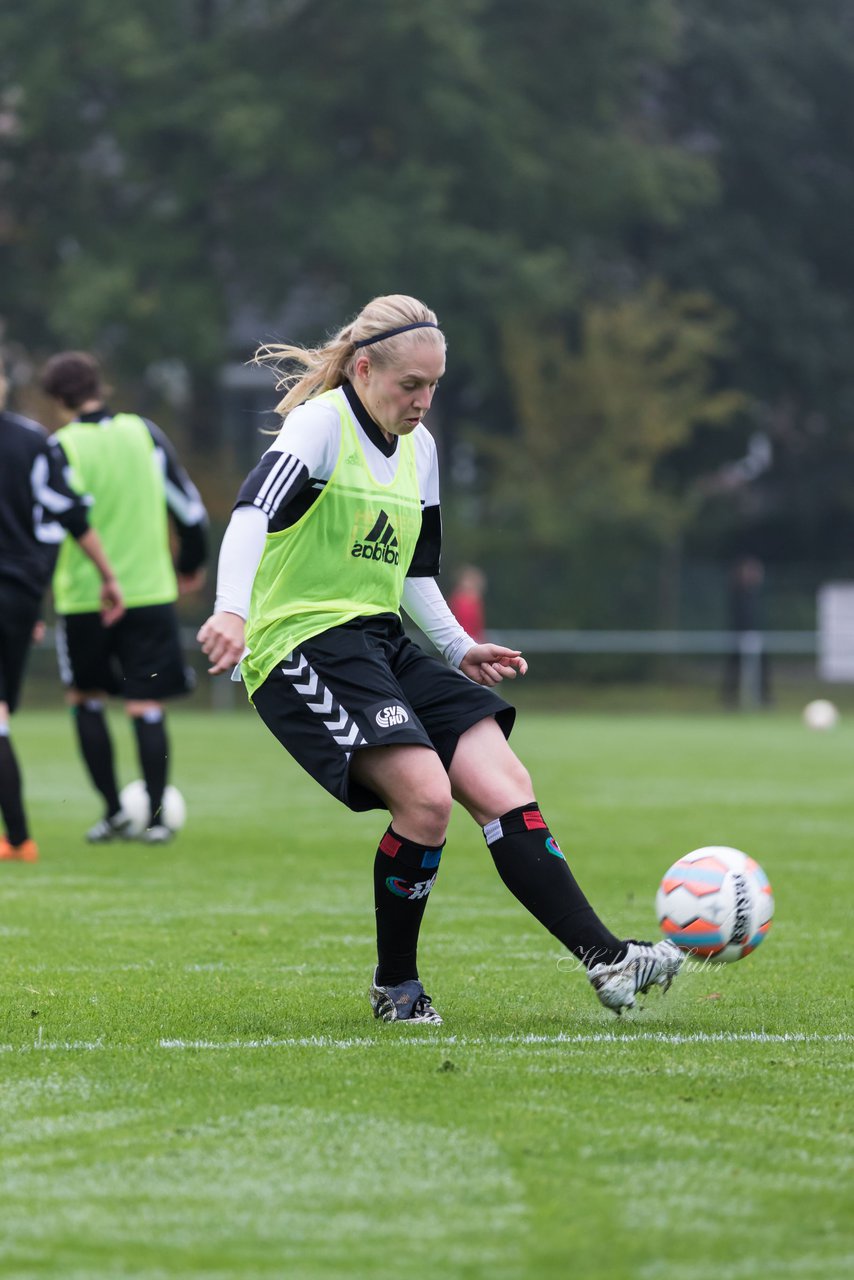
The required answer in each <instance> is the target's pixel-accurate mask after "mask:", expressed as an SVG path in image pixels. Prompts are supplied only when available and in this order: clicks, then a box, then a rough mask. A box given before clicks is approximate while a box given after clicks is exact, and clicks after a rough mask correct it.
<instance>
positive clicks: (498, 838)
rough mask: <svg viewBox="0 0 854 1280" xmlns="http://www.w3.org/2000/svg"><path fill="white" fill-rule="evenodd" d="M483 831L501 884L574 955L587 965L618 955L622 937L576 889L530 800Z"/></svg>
mask: <svg viewBox="0 0 854 1280" xmlns="http://www.w3.org/2000/svg"><path fill="white" fill-rule="evenodd" d="M483 834H484V835H485V836H486V843H487V844H488V845H489V852H490V853H491V854H492V858H493V861H494V862H495V866H496V868H497V870H498V874H499V875H500V876H501V879H502V880H503V881H504V883H505V884H506V885H507V888H508V889H509V890H510V892H511V893H512V894H513V895H514V897H516V898H518V899H519V901H520V902H521V903H522V906H523V907H527V909H528V910H529V911H530V912H531V915H532V916H535V917H536V919H537V920H539V922H540V924H543V925H545V927H546V928H547V929H548V930H549V932H550V933H553V934H554V936H555V937H556V938H557V939H558V940H559V941H560V942H562V943H563V945H564V946H565V947H567V948H568V950H570V951H571V952H572V954H573V955H574V956H576V957H577V958H578V959H579V960H583V961H584V963H585V964H586V965H588V966H590V965H593V964H602V963H604V964H613V963H614V962H615V961H616V960H620V959H622V957H623V955H624V954H625V951H626V945H625V943H624V942H622V941H621V940H620V939H619V938H617V937H615V936H614V934H613V933H611V931H610V929H606V928H605V926H604V924H603V923H602V921H601V920H600V919H599V917H598V916H597V914H596V912H595V911H594V910H593V908H592V907H591V905H590V903H589V902H588V901H587V899H586V898H585V896H584V894H583V893H582V892H581V889H580V888H579V887H578V885H577V884H576V882H575V877H574V876H573V874H572V872H571V871H570V869H569V867H568V866H567V864H566V860H565V858H564V856H563V854H562V853H561V851H560V848H559V846H558V843H557V841H556V840H555V838H554V836H553V835H552V834H551V832H550V831H549V829H548V827H547V826H546V823H545V819H544V818H543V816H542V814H541V813H540V810H539V807H538V806H537V804H536V802H534V803H532V804H526V805H522V807H521V808H519V809H511V810H510V812H509V813H505V814H504V816H503V817H502V818H497V819H496V820H495V822H490V823H489V824H488V825H487V826H485V827H484V828H483Z"/></svg>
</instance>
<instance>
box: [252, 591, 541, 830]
mask: <svg viewBox="0 0 854 1280" xmlns="http://www.w3.org/2000/svg"><path fill="white" fill-rule="evenodd" d="M252 700H253V702H254V704H255V708H256V710H257V711H258V713H259V715H260V716H261V719H262V720H263V721H264V723H265V724H266V725H267V727H268V729H270V731H271V732H272V733H273V734H274V735H275V737H276V738H278V740H279V742H281V744H282V745H283V746H284V747H285V748H286V750H287V751H288V752H289V753H290V754H291V755H292V756H293V758H294V759H295V760H296V761H297V763H298V764H300V765H301V766H302V767H303V769H305V771H306V772H307V773H309V774H310V775H311V777H312V778H314V779H315V781H317V782H319V783H320V785H321V786H322V787H325V788H326V790H327V791H329V792H330V793H331V794H332V795H333V796H335V798H336V799H337V800H341V801H342V802H343V803H344V804H346V805H347V806H348V807H349V808H350V809H353V810H356V811H361V810H365V809H383V808H385V807H386V804H385V802H384V801H383V800H382V799H381V798H380V797H379V796H378V795H377V794H376V793H375V792H374V791H371V790H369V789H368V788H367V787H365V786H363V785H361V784H360V783H359V782H358V781H357V780H356V779H354V778H352V777H351V776H350V769H349V765H350V760H351V757H352V753H353V752H354V751H355V750H357V749H359V748H362V747H382V746H400V745H403V744H407V743H414V744H417V745H420V746H425V747H432V748H433V750H434V751H436V753H437V754H438V756H439V759H440V760H441V762H442V764H443V766H444V768H445V769H446V770H447V769H449V768H450V764H451V760H452V759H453V755H454V751H455V750H456V746H457V742H458V741H459V738H460V736H461V735H462V734H463V733H465V731H466V729H469V728H471V726H472V725H474V724H477V722H478V721H479V720H484V719H486V718H487V717H489V716H494V717H495V720H496V721H497V723H498V725H499V726H500V728H501V730H502V732H503V733H504V736H505V737H509V735H510V731H511V729H512V727H513V722H514V720H515V718H516V711H515V708H513V707H511V706H509V705H508V703H506V702H505V701H504V700H503V699H502V698H499V697H498V695H497V694H496V693H493V691H492V690H491V689H488V688H486V687H485V686H484V685H479V684H475V683H474V682H473V681H471V680H469V679H467V678H466V677H465V676H464V675H461V674H460V672H459V671H457V670H456V669H455V668H453V667H449V666H448V664H447V663H445V662H442V661H440V660H439V659H438V658H433V657H431V656H430V655H429V654H426V653H424V651H423V650H422V649H420V648H419V647H418V646H417V645H416V644H414V643H413V642H412V641H411V640H410V639H409V637H408V636H407V635H406V634H405V632H404V630H403V627H402V625H401V621H400V618H399V617H398V616H397V614H392V613H386V614H378V615H376V616H374V617H370V618H358V619H356V620H355V621H353V622H348V623H345V624H344V625H343V626H340V627H332V628H331V629H330V630H328V631H323V632H321V633H320V635H317V636H313V637H312V638H311V639H310V640H307V641H306V642H305V643H304V644H301V645H299V646H298V647H297V648H296V649H295V650H294V651H293V653H292V654H289V655H287V657H286V658H284V659H283V661H282V662H281V663H279V665H278V666H277V667H276V668H275V669H274V670H273V671H272V672H271V674H270V675H269V676H268V677H267V679H266V680H265V682H264V683H263V684H262V685H261V686H260V688H258V689H256V691H255V694H254V696H253V699H252Z"/></svg>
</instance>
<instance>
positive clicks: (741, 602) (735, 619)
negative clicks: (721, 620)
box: [723, 556, 771, 707]
mask: <svg viewBox="0 0 854 1280" xmlns="http://www.w3.org/2000/svg"><path fill="white" fill-rule="evenodd" d="M764 582H765V569H764V567H763V565H762V561H761V560H758V559H757V558H756V556H743V557H742V558H741V559H740V560H737V561H736V563H735V564H734V566H733V568H732V572H731V574H730V581H729V597H728V602H727V605H728V622H729V627H730V631H731V632H732V638H733V645H732V648H731V649H730V652H729V653H728V654H727V658H726V663H725V666H724V684H723V700H724V702H725V703H726V704H727V705H728V706H733V707H736V706H739V705H740V703H741V702H742V700H743V695H744V693H745V692H747V693H748V694H749V695H752V700H753V701H754V702H755V703H758V704H759V705H761V706H766V705H767V704H768V703H769V702H770V701H771V679H770V672H769V669H768V655H767V653H766V652H765V649H764V647H763V644H762V630H763V619H762V587H763V584H764ZM751 663H752V664H753V667H752V668H751V666H750V664H751Z"/></svg>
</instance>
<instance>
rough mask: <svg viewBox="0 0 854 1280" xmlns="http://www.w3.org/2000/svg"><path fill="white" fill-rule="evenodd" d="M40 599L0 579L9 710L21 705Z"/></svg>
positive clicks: (1, 656) (0, 664)
mask: <svg viewBox="0 0 854 1280" xmlns="http://www.w3.org/2000/svg"><path fill="white" fill-rule="evenodd" d="M38 620H39V601H38V600H36V599H35V597H34V596H31V595H29V593H28V592H26V591H18V590H17V589H16V588H15V587H14V586H13V585H12V584H11V583H7V582H6V581H0V702H5V703H6V705H7V706H8V708H9V710H10V711H14V710H15V708H16V707H17V705H18V698H19V697H20V693H21V684H22V682H23V679H24V668H25V667H26V665H27V654H28V653H29V651H30V645H31V644H32V640H33V627H34V626H35V625H36V623H37V622H38Z"/></svg>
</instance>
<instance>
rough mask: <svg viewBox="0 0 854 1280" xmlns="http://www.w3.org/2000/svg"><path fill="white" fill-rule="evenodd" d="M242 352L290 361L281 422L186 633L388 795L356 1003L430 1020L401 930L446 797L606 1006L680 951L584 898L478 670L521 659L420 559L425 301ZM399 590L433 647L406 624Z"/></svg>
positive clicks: (429, 881) (641, 985)
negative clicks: (213, 588)
mask: <svg viewBox="0 0 854 1280" xmlns="http://www.w3.org/2000/svg"><path fill="white" fill-rule="evenodd" d="M259 359H260V360H262V361H268V362H272V363H274V364H276V365H279V364H281V363H282V362H291V363H295V364H296V365H298V366H301V372H297V373H295V374H293V375H291V376H289V377H285V378H283V380H282V381H281V382H280V384H279V385H280V388H283V389H284V388H286V389H287V393H286V394H285V396H284V398H283V399H282V401H281V403H280V404H279V405H278V409H277V411H278V412H279V413H280V414H281V415H282V417H283V418H284V425H283V426H282V430H281V432H280V434H279V436H278V437H277V439H276V441H275V443H274V444H273V445H272V446H271V448H270V449H269V450H268V451H267V453H265V454H264V456H263V457H262V459H261V461H260V462H259V463H258V465H257V466H256V467H255V469H254V471H252V472H251V474H250V475H249V477H248V478H247V479H246V481H245V482H244V484H243V487H242V488H241V490H240V493H239V494H238V497H237V503H236V505H235V509H234V512H233V514H232V517H231V521H230V523H229V526H228V529H227V531H226V534H225V537H224V539H223V543H222V549H221V551H220V560H219V577H218V582H217V598H216V605H215V611H214V613H213V615H212V616H211V617H210V618H209V619H208V620H207V622H205V623H204V625H203V626H202V627H201V629H200V631H199V637H198V638H199V641H200V643H201V646H202V649H203V651H204V652H205V653H206V654H207V656H208V658H209V659H210V661H211V667H210V672H211V674H218V673H221V672H223V671H225V670H226V669H228V668H229V667H231V666H233V665H234V664H235V663H237V662H240V664H241V669H242V675H243V679H244V681H245V683H246V686H247V689H248V692H249V696H250V698H251V699H252V702H253V703H254V705H255V708H256V710H257V711H258V713H259V714H260V716H261V718H262V719H263V720H264V722H265V724H266V725H267V726H268V728H269V729H270V730H271V731H272V732H273V733H274V734H275V736H276V737H277V738H278V739H279V741H280V742H281V743H282V744H283V746H284V747H285V748H286V749H287V750H288V751H289V752H290V753H291V755H292V756H293V757H294V759H296V760H297V761H298V762H299V764H300V765H302V767H303V768H304V769H305V770H306V771H307V772H308V773H310V774H311V775H312V777H314V778H315V779H316V780H317V781H318V782H319V783H320V784H321V786H323V787H325V788H326V789H327V790H328V791H330V792H331V793H332V795H334V796H337V798H338V799H339V800H341V801H342V802H343V803H344V804H346V805H348V806H349V807H350V808H351V809H353V810H365V809H374V808H384V809H387V810H388V811H389V813H390V815H391V824H390V825H389V827H388V829H387V830H386V832H385V834H384V835H383V837H382V839H381V840H380V843H379V848H378V850H377V852H376V856H375V859H374V900H375V905H376V927H377V956H378V963H377V967H376V970H375V971H374V976H373V981H372V983H371V988H370V1000H371V1005H372V1007H373V1010H374V1014H375V1016H376V1017H378V1018H382V1019H383V1020H384V1021H387V1022H395V1021H407V1022H427V1023H437V1022H441V1020H442V1019H441V1018H440V1016H439V1014H438V1012H437V1011H436V1009H435V1008H434V1007H433V1004H432V1001H431V999H430V997H429V996H428V995H427V994H426V992H425V990H424V987H423V986H422V984H421V981H420V980H419V977H418V966H417V962H416V952H417V944H418V933H419V929H420V925H421V919H422V916H423V914H424V909H425V907H426V904H427V898H428V895H429V893H430V890H431V889H432V887H433V884H434V883H435V880H436V875H437V872H438V868H439V862H440V859H441V856H442V850H443V847H444V843H445V833H446V830H447V827H448V821H449V819H450V814H451V803H452V801H453V800H458V801H459V802H460V804H462V805H463V806H464V807H465V808H466V809H467V810H468V812H469V813H470V814H471V815H472V817H473V818H474V820H475V821H476V822H477V823H478V824H479V825H480V826H481V827H482V828H483V833H484V836H485V838H486V843H487V845H488V847H489V851H490V853H491V854H492V857H493V859H494V861H495V865H496V867H497V869H498V873H499V875H500V876H501V878H502V880H503V881H504V883H505V884H506V885H507V887H508V888H509V889H510V891H511V893H513V894H514V895H515V896H516V897H517V898H518V899H519V901H520V902H521V903H522V904H523V905H524V906H525V907H527V909H528V910H529V911H530V912H531V913H532V914H533V915H534V916H535V917H536V919H537V920H539V921H540V922H541V923H542V924H543V925H545V927H546V928H547V929H549V930H550V932H551V933H553V934H554V935H555V937H557V938H558V939H559V940H560V941H561V942H562V943H563V944H564V945H565V946H566V947H567V948H568V949H569V950H570V951H571V952H572V954H573V955H574V956H576V957H577V958H578V959H579V960H581V961H582V962H583V963H584V965H585V966H586V967H587V971H588V976H589V977H590V980H591V982H592V984H593V987H594V989H595V990H596V992H597V994H598V996H599V999H600V1000H601V1001H602V1003H603V1004H604V1005H606V1006H607V1007H609V1008H611V1009H614V1010H616V1012H617V1013H619V1012H620V1011H621V1010H622V1009H623V1008H629V1007H631V1006H632V1005H633V1004H634V1002H635V996H636V994H637V993H638V992H645V991H646V990H648V989H649V988H650V987H651V986H653V985H656V984H657V985H660V986H662V987H664V988H665V989H666V988H667V987H668V986H669V985H670V983H671V981H672V979H673V977H674V976H675V975H676V973H677V972H678V969H679V966H680V964H681V961H682V953H681V952H680V951H678V950H677V948H676V947H675V946H673V945H672V944H671V943H669V942H659V943H657V944H655V945H652V944H650V943H637V942H634V941H627V940H622V939H620V938H617V937H615V936H614V934H612V933H611V932H610V931H609V930H608V929H607V928H606V927H605V925H604V924H603V923H602V922H601V921H600V920H599V918H598V917H597V915H596V914H595V912H594V911H593V908H592V907H591V906H590V904H589V903H588V902H587V900H586V898H585V897H584V895H583V893H582V892H581V889H580V888H579V887H578V885H577V884H576V882H575V879H574V878H573V876H572V873H571V872H570V870H569V867H568V866H567V864H566V861H565V859H564V856H563V854H562V853H561V850H560V847H559V846H558V843H557V841H556V840H555V839H554V837H553V836H552V834H551V832H550V831H549V828H548V826H547V824H546V822H545V819H544V818H543V817H542V815H541V813H540V810H539V807H538V805H537V802H536V800H535V799H534V792H533V788H532V785H531V779H530V777H529V776H528V772H527V770H526V769H525V767H524V766H523V765H522V763H521V762H520V761H519V760H518V759H517V757H516V756H515V755H514V753H513V751H512V750H511V749H510V746H509V744H508V741H507V738H508V735H509V734H510V730H511V728H512V725H513V721H514V719H515V714H516V713H515V710H514V709H513V708H512V707H511V706H509V705H508V704H507V703H506V702H504V701H503V699H501V698H500V697H498V695H497V694H496V693H495V692H494V691H493V686H495V685H497V684H500V683H501V682H502V681H503V680H507V679H513V678H514V677H516V676H517V675H524V674H525V672H526V670H527V664H526V662H525V659H524V658H523V657H522V655H521V653H519V652H518V651H516V650H513V649H508V648H505V647H504V646H503V645H498V644H475V642H474V641H473V640H472V639H471V637H470V636H469V635H467V634H466V632H465V631H464V630H463V628H462V627H461V626H460V625H459V623H458V622H457V621H456V619H455V618H454V617H453V615H452V614H451V612H450V610H449V609H448V607H447V605H446V603H445V601H444V599H443V597H442V595H441V593H440V591H439V588H438V586H437V585H436V583H435V581H434V575H435V574H436V573H437V572H438V569H439V551H440V519H439V483H438V474H437V462H436V447H435V444H434V442H433V439H432V437H431V435H430V433H429V432H428V431H427V428H426V427H425V426H424V425H423V422H422V419H423V417H424V415H425V414H426V413H427V411H428V409H429V408H430V404H431V401H432V399H433V395H434V393H435V391H436V387H437V386H438V383H439V379H440V378H441V377H442V374H443V373H444V370H445V340H444V337H443V335H442V332H441V329H440V328H439V324H438V321H437V319H436V316H435V315H434V313H433V312H432V311H430V310H429V309H428V308H427V307H426V306H425V305H424V304H423V303H421V302H419V301H418V300H417V299H415V298H410V297H406V296H403V295H397V294H394V295H390V296H387V297H380V298H375V299H374V300H373V301H372V302H370V303H369V304H368V305H367V306H366V307H365V308H364V310H362V311H361V312H360V314H359V315H358V316H357V317H356V318H355V320H353V321H352V322H351V323H349V324H347V325H345V326H344V328H343V329H341V330H340V332H339V333H337V334H336V335H335V337H333V338H332V339H331V340H330V341H329V342H327V343H326V344H325V345H324V346H322V347H319V348H316V349H305V348H301V347H294V346H276V347H272V348H266V349H265V350H264V352H263V353H262V354H260V356H259ZM401 605H402V606H403V608H404V609H405V611H406V612H407V613H408V614H409V616H410V617H411V618H412V619H413V621H414V622H415V623H417V625H418V626H419V627H420V628H421V629H422V631H423V632H424V633H425V634H426V635H427V636H428V637H429V638H430V640H431V641H432V642H433V643H434V644H435V645H436V647H437V648H438V649H439V650H440V651H441V653H442V655H443V657H444V659H445V661H444V662H443V661H441V660H440V659H438V658H436V657H431V656H429V655H427V654H426V653H424V652H423V651H422V650H421V649H420V648H419V647H418V646H417V645H415V644H414V643H413V642H412V641H411V640H410V639H408V638H407V636H406V635H405V634H404V631H403V627H402V625H401V620H400V612H399V611H400V607H401Z"/></svg>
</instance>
